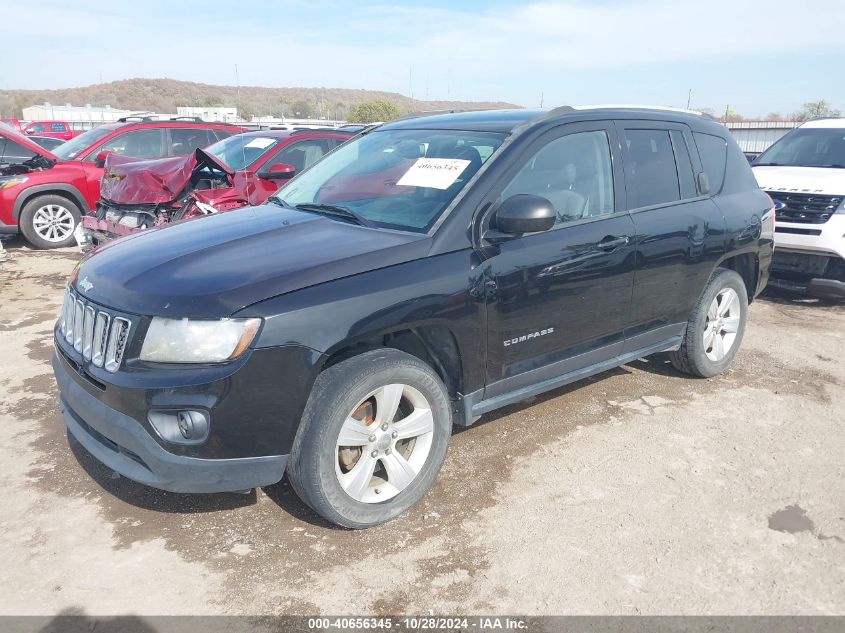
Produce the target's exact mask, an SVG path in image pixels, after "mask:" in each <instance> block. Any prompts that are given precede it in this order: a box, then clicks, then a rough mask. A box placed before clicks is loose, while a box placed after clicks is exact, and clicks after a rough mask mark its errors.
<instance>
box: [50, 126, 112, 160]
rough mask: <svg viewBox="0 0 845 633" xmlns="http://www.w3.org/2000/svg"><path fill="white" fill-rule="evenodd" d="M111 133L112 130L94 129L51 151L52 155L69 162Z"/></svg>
mask: <svg viewBox="0 0 845 633" xmlns="http://www.w3.org/2000/svg"><path fill="white" fill-rule="evenodd" d="M113 131H114V130H113V128H102V127H95V128H94V129H92V130H88V131H87V132H83V133H82V134H80V135H79V136H76V137H74V138H72V139H70V140H69V141H68V142H67V143H62V144H61V145H60V146H59V147H57V148H56V149H54V150H52V151H53V154H55V155H56V156H58V157H59V158H61V159H62V160H71V159H73V158H76V157H77V156H79V154H81V153H82V152H84V151H85V150H86V149H88V148H89V147H91V146H92V145H93V144H94V143H96V142H97V141H99V140H100V139H101V138H103V137H104V136H107V135H108V134H111V133H112V132H113Z"/></svg>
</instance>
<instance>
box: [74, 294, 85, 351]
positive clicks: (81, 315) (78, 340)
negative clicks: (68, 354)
mask: <svg viewBox="0 0 845 633" xmlns="http://www.w3.org/2000/svg"><path fill="white" fill-rule="evenodd" d="M84 322H85V304H84V303H83V302H82V299H77V300H76V306H75V308H74V313H73V349H75V350H76V351H77V352H79V353H80V354H81V353H82V327H83V323H84Z"/></svg>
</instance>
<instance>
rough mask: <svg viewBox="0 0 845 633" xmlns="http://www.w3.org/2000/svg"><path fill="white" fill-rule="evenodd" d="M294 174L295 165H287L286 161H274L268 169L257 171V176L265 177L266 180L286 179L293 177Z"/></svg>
mask: <svg viewBox="0 0 845 633" xmlns="http://www.w3.org/2000/svg"><path fill="white" fill-rule="evenodd" d="M295 174H296V167H294V166H293V165H288V164H287V163H276V164H275V165H272V166H271V167H270V169H265V170H263V171H260V172H258V177H259V178H266V179H267V180H287V179H288V178H293V177H294V175H295Z"/></svg>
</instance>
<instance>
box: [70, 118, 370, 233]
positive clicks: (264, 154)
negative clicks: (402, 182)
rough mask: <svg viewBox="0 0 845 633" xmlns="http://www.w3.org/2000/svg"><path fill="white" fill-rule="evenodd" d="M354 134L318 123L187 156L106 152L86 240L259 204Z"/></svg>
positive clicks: (240, 138)
mask: <svg viewBox="0 0 845 633" xmlns="http://www.w3.org/2000/svg"><path fill="white" fill-rule="evenodd" d="M352 136H353V133H352V132H344V131H338V130H315V129H308V130H294V131H290V130H273V131H259V132H246V133H244V134H238V135H236V136H231V137H229V138H227V139H224V140H222V141H220V142H218V143H215V144H213V145H210V146H209V147H207V148H205V149H197V150H195V151H194V152H193V153H192V154H190V155H188V156H180V157H174V158H164V159H160V160H133V159H130V158H127V157H125V156H116V155H110V156H108V157H107V158H106V161H105V173H104V175H103V180H102V182H101V185H100V202H99V204H98V205H97V209H96V211H94V212H92V213H89V214H88V215H86V216H85V217H83V218H82V227H83V233H84V235H83V240H82V241H83V245H93V246H96V245H97V244H101V243H103V242H106V241H108V240H110V239H112V238H115V237H119V236H122V235H129V234H130V233H133V232H135V231H137V230H140V229H146V228H151V227H154V226H161V225H164V224H168V223H170V222H175V221H177V220H184V219H188V218H193V217H199V216H202V215H207V214H209V213H216V212H218V211H230V210H232V209H238V208H240V207H245V206H250V205H257V204H261V203H262V202H264V201H265V200H267V198H269V197H270V196H271V195H272V194H273V193H275V192H276V191H278V189H279V187H280V186H281V185H282V184H284V181H285V180H286V179H289V178H291V177H292V176H294V175H295V174H297V173H299V172H300V171H302V170H304V169H307V168H308V167H310V166H311V165H312V164H313V163H315V162H316V161H317V160H318V159H320V158H321V157H322V156H323V155H324V154H326V153H327V152H329V151H331V150H332V149H334V148H335V147H337V146H338V145H340V144H341V143H343V142H345V141H346V140H348V139H349V138H351V137H352Z"/></svg>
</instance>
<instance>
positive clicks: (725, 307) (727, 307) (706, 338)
mask: <svg viewBox="0 0 845 633" xmlns="http://www.w3.org/2000/svg"><path fill="white" fill-rule="evenodd" d="M747 316H748V292H747V290H746V288H745V282H743V280H742V277H740V276H739V275H738V274H737V273H736V272H734V271H733V270H728V269H727V268H719V269H717V270H716V272H715V273H714V274H713V277H711V279H710V281H709V282H708V284H707V286H706V287H705V288H704V292H703V293H702V294H701V297H700V298H699V300H698V303H697V304H696V306H695V308H694V309H693V311H692V315H690V319H689V322H688V323H687V329H686V334H685V336H684V342H683V344H682V345H681V348H680V349H679V350H677V351H675V352H672V353H671V355H670V358H671V359H672V364H673V365H674V366H675V367H676V368H677V369H679V370H681V371H683V372H685V373H687V374H692V375H693V376H700V377H702V378H709V377H710V376H715V375H716V374H720V373H722V372H723V371H724V370H725V369H727V367H728V365H730V364H731V361H732V360H733V359H734V356H736V353H737V350H738V349H739V345H740V343H741V342H742V336H743V334H744V333H745V322H746V319H747Z"/></svg>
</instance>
